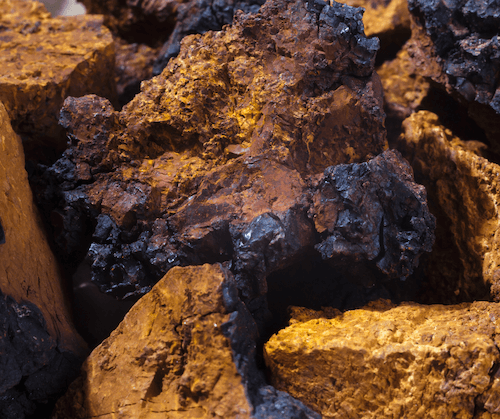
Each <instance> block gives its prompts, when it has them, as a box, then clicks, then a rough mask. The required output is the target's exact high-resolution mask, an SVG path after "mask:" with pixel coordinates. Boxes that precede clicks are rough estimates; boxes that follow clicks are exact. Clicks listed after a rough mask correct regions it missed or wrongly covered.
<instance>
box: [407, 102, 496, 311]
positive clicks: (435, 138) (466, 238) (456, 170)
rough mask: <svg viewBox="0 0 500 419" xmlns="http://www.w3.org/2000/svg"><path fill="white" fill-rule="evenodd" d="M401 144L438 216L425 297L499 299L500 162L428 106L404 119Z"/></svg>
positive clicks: (451, 299) (429, 298)
mask: <svg viewBox="0 0 500 419" xmlns="http://www.w3.org/2000/svg"><path fill="white" fill-rule="evenodd" d="M398 145H399V148H400V149H401V150H402V151H403V153H404V155H405V156H406V158H407V159H408V161H409V162H410V163H411V164H412V166H413V168H414V170H415V176H416V177H417V179H418V180H419V182H421V183H422V184H424V185H425V187H426V188H427V191H428V193H429V203H430V206H431V211H432V212H433V213H434V214H435V215H436V216H437V218H438V230H437V233H439V234H436V235H437V236H438V238H439V239H438V240H437V241H436V246H435V249H434V250H433V252H432V254H431V255H430V256H429V261H428V262H429V263H428V266H427V269H426V270H427V274H426V276H427V281H428V283H427V285H426V287H425V289H426V290H427V292H426V293H425V294H426V295H425V296H424V300H425V301H429V302H438V301H448V302H460V301H464V300H466V301H471V300H472V301H473V300H479V299H491V298H494V299H495V301H499V300H500V282H499V280H500V264H499V260H500V258H499V251H500V235H499V231H500V230H499V225H500V224H499V223H500V219H499V216H498V213H499V210H498V206H499V204H498V202H499V194H500V184H499V181H498V174H499V173H500V167H499V166H498V165H497V164H494V163H492V162H489V161H488V160H487V159H485V158H484V157H483V156H481V154H482V151H483V150H484V149H485V148H486V146H485V145H484V144H481V143H479V142H477V141H461V140H460V139H459V138H458V137H457V136H456V135H454V134H453V133H452V132H451V131H450V130H448V129H446V128H445V127H443V126H442V125H441V123H440V121H439V119H438V117H437V116H436V115H435V114H433V113H430V112H427V111H420V112H417V113H415V114H413V115H411V116H410V117H409V118H408V119H406V120H405V121H404V122H403V134H402V135H401V137H400V141H399V144H398ZM430 290H432V291H430Z"/></svg>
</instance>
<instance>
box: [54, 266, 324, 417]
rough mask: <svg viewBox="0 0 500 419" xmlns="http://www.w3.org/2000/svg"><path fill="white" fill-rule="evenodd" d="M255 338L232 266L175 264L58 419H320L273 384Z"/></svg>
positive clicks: (98, 357)
mask: <svg viewBox="0 0 500 419" xmlns="http://www.w3.org/2000/svg"><path fill="white" fill-rule="evenodd" d="M256 338H257V328H256V325H255V322H254V321H253V319H252V316H251V315H250V313H249V312H248V309H247V308H246V306H245V304H243V303H242V301H241V300H240V299H239V297H238V290H237V287H236V282H235V280H234V278H233V276H232V274H231V272H230V271H229V270H227V269H226V268H224V267H223V266H221V265H220V264H215V265H203V266H196V267H193V266H191V267H186V268H174V269H172V270H171V271H170V272H169V273H168V274H167V275H165V277H164V278H163V279H162V280H161V281H160V282H158V284H156V286H155V287H154V288H153V289H152V290H151V292H150V293H148V294H147V295H146V296H144V297H143V298H142V299H141V300H140V301H139V302H138V303H137V304H136V305H135V306H134V307H133V308H132V309H131V311H130V312H129V313H128V314H127V315H126V316H125V319H124V320H123V322H122V323H121V324H120V325H119V326H118V328H117V329H116V330H115V331H114V332H113V333H112V334H111V336H110V337H109V338H108V339H106V340H105V341H104V342H103V343H102V344H101V345H100V346H98V347H97V348H96V349H95V350H94V351H93V352H92V354H91V355H90V356H89V357H88V358H87V360H86V361H85V363H84V365H83V367H82V372H83V374H82V376H81V377H80V378H78V379H77V380H76V381H74V382H73V384H72V385H71V386H70V389H69V391H68V393H66V395H65V396H64V397H63V398H61V399H60V400H59V402H58V403H57V406H56V409H55V412H54V415H53V419H58V418H69V417H71V418H74V419H79V418H81V419H83V418H88V417H98V416H101V417H105V416H108V415H113V414H116V412H120V415H121V416H123V417H128V418H136V417H141V418H154V417H158V415H161V416H164V417H183V416H184V417H213V418H221V419H222V418H236V417H238V418H262V419H264V418H276V419H278V418H285V417H286V418H291V419H294V418H296V419H307V418H311V419H312V418H319V415H317V414H316V413H314V412H313V411H311V410H310V409H308V408H307V407H305V406H304V405H303V404H302V403H301V402H299V401H297V400H295V399H293V398H292V397H290V396H289V395H287V394H286V393H283V392H280V391H277V390H276V389H274V388H273V387H271V386H268V385H266V384H265V380H264V377H263V375H262V373H261V372H260V371H259V370H258V369H257V366H256V364H255V340H256Z"/></svg>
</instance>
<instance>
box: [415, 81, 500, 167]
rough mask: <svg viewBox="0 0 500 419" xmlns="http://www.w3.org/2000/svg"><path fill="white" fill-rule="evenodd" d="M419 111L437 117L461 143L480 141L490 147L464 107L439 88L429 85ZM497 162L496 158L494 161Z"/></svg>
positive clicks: (484, 135) (432, 84) (482, 132)
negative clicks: (427, 112)
mask: <svg viewBox="0 0 500 419" xmlns="http://www.w3.org/2000/svg"><path fill="white" fill-rule="evenodd" d="M419 110H427V111H430V112H433V113H435V114H436V115H438V116H439V121H440V123H441V124H442V125H444V126H445V127H446V128H448V129H450V130H451V131H452V132H453V133H454V135H456V136H458V137H459V138H460V139H461V140H462V141H471V140H475V141H480V142H482V143H484V144H486V145H487V146H490V141H489V140H488V138H487V137H486V134H485V133H484V131H483V130H482V129H481V128H480V127H479V126H478V125H477V124H476V122H475V121H474V120H473V119H472V118H470V116H469V114H468V110H467V107H466V106H463V105H461V104H460V103H459V102H457V101H456V100H454V99H453V98H452V97H451V96H450V95H449V94H447V93H446V92H445V91H444V90H442V89H441V88H440V87H439V86H437V85H435V84H434V83H431V87H430V89H429V92H428V93H427V96H426V97H425V98H424V100H423V101H422V103H421V104H420V106H419V107H418V108H417V111H419ZM496 160H497V161H498V157H497V159H496Z"/></svg>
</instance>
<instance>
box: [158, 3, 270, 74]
mask: <svg viewBox="0 0 500 419" xmlns="http://www.w3.org/2000/svg"><path fill="white" fill-rule="evenodd" d="M264 3H265V0H247V1H238V0H236V1H235V0H225V1H217V0H215V1H214V0H192V1H189V2H179V4H178V5H177V8H176V13H177V15H176V18H175V26H174V29H173V31H172V33H171V35H170V36H169V37H168V40H167V41H166V42H165V44H164V45H163V47H162V49H161V50H160V54H159V55H158V58H157V60H156V62H155V65H154V67H153V72H154V74H160V73H161V72H162V70H163V69H164V68H165V66H166V65H167V64H168V61H169V60H170V59H171V58H173V57H176V56H177V55H178V54H179V51H180V48H181V41H182V38H184V37H185V36H187V35H191V34H196V33H200V34H202V33H205V32H207V31H218V30H220V29H221V28H222V26H224V25H228V24H230V23H231V22H232V21H233V15H234V13H235V12H236V11H237V10H241V11H242V12H244V13H256V12H257V11H258V10H259V8H260V6H262V5H263V4H264Z"/></svg>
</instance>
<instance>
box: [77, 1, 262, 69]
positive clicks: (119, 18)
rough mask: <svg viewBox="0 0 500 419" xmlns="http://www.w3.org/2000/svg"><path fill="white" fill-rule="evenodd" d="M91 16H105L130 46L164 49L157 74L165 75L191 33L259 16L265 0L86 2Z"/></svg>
mask: <svg viewBox="0 0 500 419" xmlns="http://www.w3.org/2000/svg"><path fill="white" fill-rule="evenodd" d="M82 3H83V4H84V5H85V7H86V8H87V13H94V14H102V15H104V19H105V24H106V26H108V27H109V28H110V29H111V30H112V32H113V33H114V34H116V35H117V36H119V37H120V38H123V39H125V40H127V41H128V42H130V43H135V42H139V43H142V44H149V45H151V46H153V47H156V48H157V47H160V46H161V50H160V52H159V55H158V57H157V59H156V63H155V67H154V71H155V73H156V74H159V73H161V71H162V70H163V68H165V66H166V65H167V63H168V61H169V60H170V59H171V58H173V57H175V56H177V54H179V51H180V46H181V41H182V39H183V38H184V37H185V36H187V35H191V34H203V33H205V32H207V31H219V30H221V29H222V27H223V26H224V25H227V24H230V23H231V22H232V21H233V15H234V13H235V12H236V11H238V10H241V11H243V12H246V13H256V12H257V11H258V10H259V7H260V6H261V5H262V4H264V0H240V1H234V0H224V1H212V0H189V1H175V0H158V1H145V0H139V1H130V0H119V1H115V0H104V1H103V0H83V1H82Z"/></svg>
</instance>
